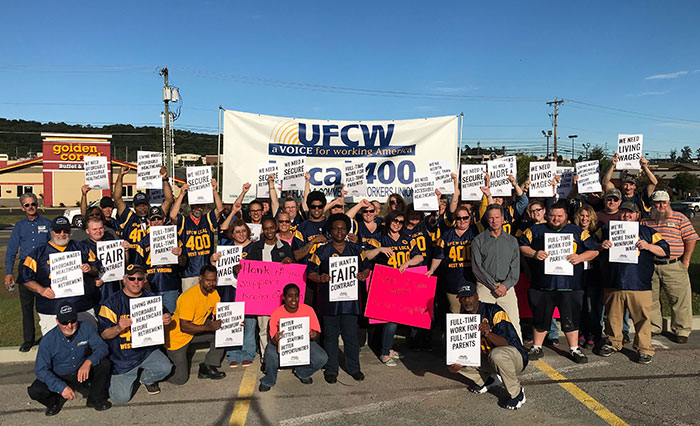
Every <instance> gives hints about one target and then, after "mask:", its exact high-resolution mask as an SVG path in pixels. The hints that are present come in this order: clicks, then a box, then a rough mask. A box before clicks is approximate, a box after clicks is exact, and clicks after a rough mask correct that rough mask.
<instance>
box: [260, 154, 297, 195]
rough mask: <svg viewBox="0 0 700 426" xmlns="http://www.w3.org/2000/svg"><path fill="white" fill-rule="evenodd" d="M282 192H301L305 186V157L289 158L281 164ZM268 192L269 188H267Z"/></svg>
mask: <svg viewBox="0 0 700 426" xmlns="http://www.w3.org/2000/svg"><path fill="white" fill-rule="evenodd" d="M282 170H283V171H282V191H291V190H297V191H303V190H304V185H305V184H306V177H305V175H306V157H297V158H294V157H291V158H290V159H288V160H285V161H284V162H283V163H282ZM268 190H269V188H268Z"/></svg>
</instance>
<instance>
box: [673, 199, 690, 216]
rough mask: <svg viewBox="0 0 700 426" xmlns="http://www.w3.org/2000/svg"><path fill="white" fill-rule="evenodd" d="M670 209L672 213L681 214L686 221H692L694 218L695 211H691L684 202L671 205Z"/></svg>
mask: <svg viewBox="0 0 700 426" xmlns="http://www.w3.org/2000/svg"><path fill="white" fill-rule="evenodd" d="M671 208H672V209H673V211H676V212H679V213H683V214H684V215H685V216H686V217H687V218H688V219H692V218H694V217H695V209H693V208H692V207H691V206H689V205H688V204H685V203H684V202H675V203H671Z"/></svg>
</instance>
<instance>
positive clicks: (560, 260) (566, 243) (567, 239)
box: [544, 233, 574, 276]
mask: <svg viewBox="0 0 700 426" xmlns="http://www.w3.org/2000/svg"><path fill="white" fill-rule="evenodd" d="M544 251H545V252H547V255H548V256H547V258H546V259H545V260H544V273H545V275H568V276H573V275H574V265H572V264H571V263H570V262H569V261H568V260H566V257H567V256H569V255H570V254H574V236H573V235H572V234H553V233H545V234H544Z"/></svg>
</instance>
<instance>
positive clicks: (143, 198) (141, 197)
mask: <svg viewBox="0 0 700 426" xmlns="http://www.w3.org/2000/svg"><path fill="white" fill-rule="evenodd" d="M139 204H148V195H146V194H144V193H143V192H138V193H136V195H134V205H135V206H137V205H139Z"/></svg>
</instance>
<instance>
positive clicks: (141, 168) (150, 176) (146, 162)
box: [136, 151, 163, 189]
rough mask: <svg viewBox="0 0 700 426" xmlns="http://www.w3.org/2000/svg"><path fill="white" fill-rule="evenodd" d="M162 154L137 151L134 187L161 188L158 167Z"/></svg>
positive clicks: (161, 163) (161, 180) (161, 161)
mask: <svg viewBox="0 0 700 426" xmlns="http://www.w3.org/2000/svg"><path fill="white" fill-rule="evenodd" d="M162 165H163V154H162V153H160V152H152V151H139V152H138V153H137V160H136V166H137V167H136V187H137V188H141V189H163V178H162V177H161V175H160V168H161V166H162Z"/></svg>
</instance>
